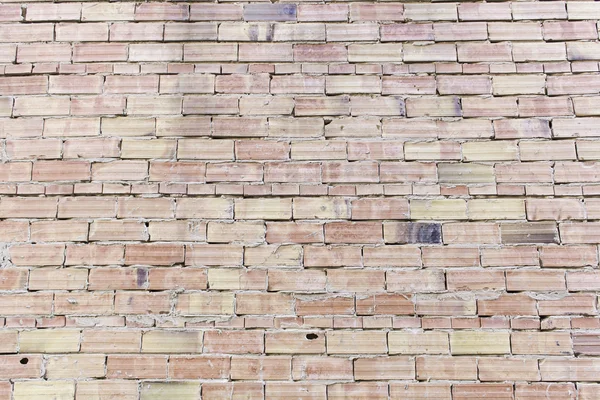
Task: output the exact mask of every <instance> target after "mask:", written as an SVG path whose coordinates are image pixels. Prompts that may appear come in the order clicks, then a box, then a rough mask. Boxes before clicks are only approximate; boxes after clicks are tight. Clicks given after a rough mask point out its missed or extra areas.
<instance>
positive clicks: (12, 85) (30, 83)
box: [0, 76, 56, 95]
mask: <svg viewBox="0 0 600 400" xmlns="http://www.w3.org/2000/svg"><path fill="white" fill-rule="evenodd" d="M53 78H56V77H53ZM47 92H48V78H47V77H45V76H28V77H25V76H24V77H7V78H0V94H3V95H19V94H45V93H47Z"/></svg>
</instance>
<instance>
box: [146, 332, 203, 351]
mask: <svg viewBox="0 0 600 400" xmlns="http://www.w3.org/2000/svg"><path fill="white" fill-rule="evenodd" d="M201 351H202V332H200V331H191V332H190V331H188V332H185V331H162V330H152V331H148V332H144V334H143V335H142V353H199V352H201Z"/></svg>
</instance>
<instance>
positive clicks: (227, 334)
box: [204, 331, 264, 354]
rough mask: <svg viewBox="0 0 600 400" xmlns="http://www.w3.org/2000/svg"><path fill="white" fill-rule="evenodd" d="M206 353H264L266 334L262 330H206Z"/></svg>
mask: <svg viewBox="0 0 600 400" xmlns="http://www.w3.org/2000/svg"><path fill="white" fill-rule="evenodd" d="M204 341H205V345H204V352H205V353H231V354H248V353H262V352H263V348H264V335H263V332H261V331H247V332H243V331H206V332H205V334H204Z"/></svg>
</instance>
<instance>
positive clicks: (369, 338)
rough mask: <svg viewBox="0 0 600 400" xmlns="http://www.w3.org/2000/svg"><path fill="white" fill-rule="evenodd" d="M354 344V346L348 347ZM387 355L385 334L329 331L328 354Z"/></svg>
mask: <svg viewBox="0 0 600 400" xmlns="http://www.w3.org/2000/svg"><path fill="white" fill-rule="evenodd" d="M348 343H352V344H353V345H352V346H348ZM380 353H387V340H386V334H385V332H368V331H328V332H327V354H380Z"/></svg>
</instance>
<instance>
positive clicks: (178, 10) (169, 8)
mask: <svg viewBox="0 0 600 400" xmlns="http://www.w3.org/2000/svg"><path fill="white" fill-rule="evenodd" d="M188 18H189V11H188V6H187V5H185V4H161V3H145V4H138V5H136V8H135V18H134V19H135V20H136V21H148V20H161V21H162V20H173V21H181V20H186V19H188Z"/></svg>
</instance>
